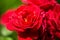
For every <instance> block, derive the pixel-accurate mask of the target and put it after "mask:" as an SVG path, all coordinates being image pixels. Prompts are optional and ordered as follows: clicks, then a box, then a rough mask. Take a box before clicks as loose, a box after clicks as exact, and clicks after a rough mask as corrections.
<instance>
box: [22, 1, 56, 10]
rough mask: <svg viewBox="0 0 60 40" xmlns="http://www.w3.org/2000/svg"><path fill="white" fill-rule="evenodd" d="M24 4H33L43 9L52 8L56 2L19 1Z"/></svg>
mask: <svg viewBox="0 0 60 40" xmlns="http://www.w3.org/2000/svg"><path fill="white" fill-rule="evenodd" d="M21 1H22V2H23V3H25V4H35V5H37V6H39V7H41V8H43V9H48V8H52V7H53V6H54V5H55V3H56V1H55V0H21Z"/></svg>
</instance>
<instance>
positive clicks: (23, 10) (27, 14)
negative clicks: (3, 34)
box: [2, 5, 42, 31]
mask: <svg viewBox="0 0 60 40" xmlns="http://www.w3.org/2000/svg"><path fill="white" fill-rule="evenodd" d="M40 12H41V10H40V9H39V8H38V7H37V6H35V5H22V6H20V7H19V8H18V9H17V10H9V11H7V12H6V13H5V14H4V15H3V16H2V22H3V23H4V24H5V25H6V26H7V28H8V29H9V30H16V31H24V30H25V29H28V28H31V29H33V30H38V29H39V28H40V26H41V23H42V18H41V14H40Z"/></svg>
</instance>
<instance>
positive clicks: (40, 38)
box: [2, 0, 60, 40]
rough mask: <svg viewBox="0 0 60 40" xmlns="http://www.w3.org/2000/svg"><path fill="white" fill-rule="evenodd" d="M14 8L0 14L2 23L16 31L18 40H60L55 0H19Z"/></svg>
mask: <svg viewBox="0 0 60 40" xmlns="http://www.w3.org/2000/svg"><path fill="white" fill-rule="evenodd" d="M21 1H22V3H23V4H22V5H20V6H19V7H18V8H17V9H16V10H12V9H11V10H8V11H7V12H5V13H4V14H3V15H2V24H4V25H5V26H6V27H7V29H9V30H11V31H16V32H17V34H18V40H55V39H58V40H60V4H59V3H58V2H57V0H21Z"/></svg>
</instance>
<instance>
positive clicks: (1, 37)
mask: <svg viewBox="0 0 60 40" xmlns="http://www.w3.org/2000/svg"><path fill="white" fill-rule="evenodd" d="M57 2H58V3H60V0H58V1H57ZM21 4H22V3H21V1H20V0H0V16H1V14H3V13H4V12H5V11H6V10H8V9H13V8H17V7H18V6H19V5H21ZM0 40H17V34H16V32H12V31H9V30H7V29H6V28H5V27H4V26H3V25H1V24H0Z"/></svg>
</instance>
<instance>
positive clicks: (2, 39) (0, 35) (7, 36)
mask: <svg viewBox="0 0 60 40" xmlns="http://www.w3.org/2000/svg"><path fill="white" fill-rule="evenodd" d="M21 4H22V3H21V1H20V0H0V16H1V15H2V14H3V13H4V12H5V11H7V10H8V9H13V8H17V7H18V6H19V5H21ZM0 40H17V34H16V32H13V31H9V30H7V29H6V28H5V27H4V26H3V25H1V24H0Z"/></svg>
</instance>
